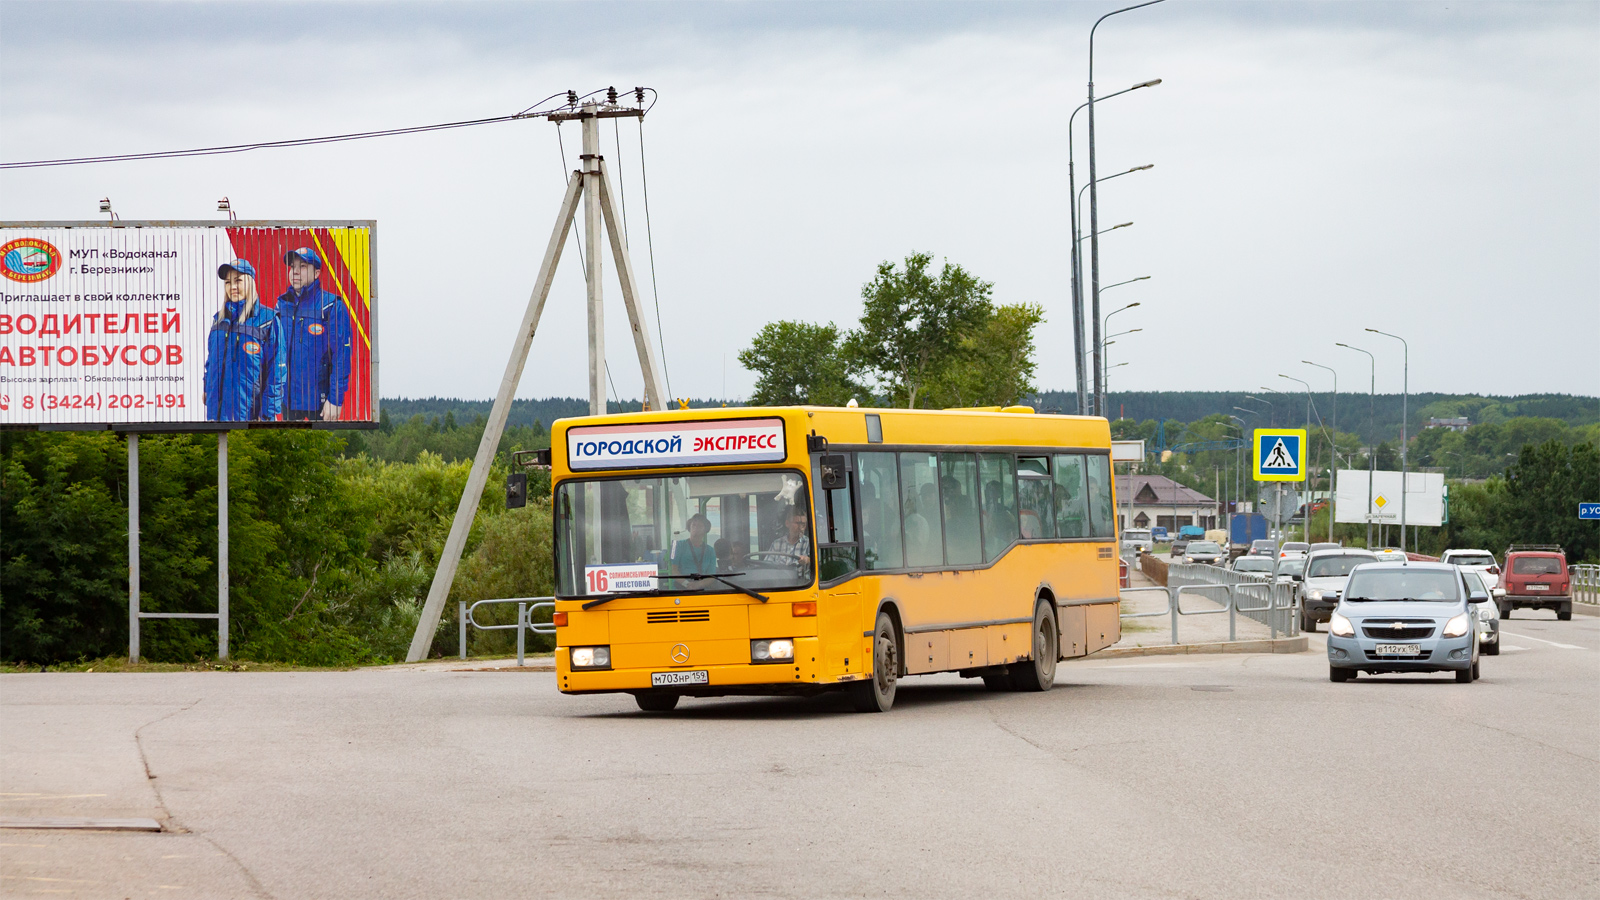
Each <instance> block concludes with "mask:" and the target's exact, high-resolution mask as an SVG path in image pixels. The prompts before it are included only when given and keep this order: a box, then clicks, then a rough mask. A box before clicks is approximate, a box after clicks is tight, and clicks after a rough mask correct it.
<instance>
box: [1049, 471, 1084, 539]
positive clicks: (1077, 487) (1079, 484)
mask: <svg viewBox="0 0 1600 900" xmlns="http://www.w3.org/2000/svg"><path fill="white" fill-rule="evenodd" d="M1055 476H1056V477H1055V506H1056V536H1057V537H1064V538H1083V537H1088V536H1089V504H1088V500H1087V496H1086V494H1087V492H1088V489H1087V488H1086V487H1085V486H1084V480H1083V457H1082V456H1080V455H1079V454H1077V453H1058V454H1056V472H1055Z"/></svg>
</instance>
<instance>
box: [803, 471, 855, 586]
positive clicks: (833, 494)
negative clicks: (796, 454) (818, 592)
mask: <svg viewBox="0 0 1600 900" xmlns="http://www.w3.org/2000/svg"><path fill="white" fill-rule="evenodd" d="M848 477H849V483H850V485H851V486H852V487H853V486H854V485H855V483H856V476H855V474H854V473H852V474H850V475H849V476H848ZM811 484H812V488H813V498H814V499H813V506H814V508H815V509H816V516H815V518H814V520H813V522H812V526H813V527H814V528H815V529H816V532H817V546H818V551H817V576H818V580H819V581H822V582H823V583H824V584H826V583H827V582H830V581H836V580H838V579H840V578H844V577H845V576H847V575H850V574H851V573H853V572H855V571H856V569H858V568H859V567H860V562H859V561H858V559H857V551H858V547H859V545H858V544H857V543H856V542H855V541H856V519H855V503H854V500H853V497H852V493H851V488H850V487H846V488H842V489H836V490H831V491H829V490H823V488H822V465H821V462H820V457H818V456H814V457H813V458H812V465H811Z"/></svg>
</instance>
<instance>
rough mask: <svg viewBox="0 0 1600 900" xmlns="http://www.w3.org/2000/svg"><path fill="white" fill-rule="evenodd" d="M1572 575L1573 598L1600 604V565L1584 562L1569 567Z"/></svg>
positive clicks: (1576, 600) (1576, 601)
mask: <svg viewBox="0 0 1600 900" xmlns="http://www.w3.org/2000/svg"><path fill="white" fill-rule="evenodd" d="M1568 571H1569V572H1570V573H1571V575H1572V600H1573V602H1575V603H1593V604H1600V566H1596V565H1590V564H1588V563H1583V564H1580V565H1576V566H1570V567H1568Z"/></svg>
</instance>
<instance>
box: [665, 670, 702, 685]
mask: <svg viewBox="0 0 1600 900" xmlns="http://www.w3.org/2000/svg"><path fill="white" fill-rule="evenodd" d="M710 683H711V673H710V672H709V671H707V670H706V669H697V670H696V671H693V672H651V673H650V686H651V687H679V686H680V685H685V684H710Z"/></svg>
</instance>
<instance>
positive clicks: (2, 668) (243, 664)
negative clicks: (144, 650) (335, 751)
mask: <svg viewBox="0 0 1600 900" xmlns="http://www.w3.org/2000/svg"><path fill="white" fill-rule="evenodd" d="M554 655H555V654H554V653H553V652H551V651H544V652H542V653H534V652H529V653H524V654H523V656H524V657H525V658H527V659H538V658H541V657H544V658H548V657H551V656H554ZM516 658H517V655H516V654H515V653H488V654H483V655H481V656H469V657H467V658H466V660H465V662H468V663H472V662H484V661H488V660H500V659H516ZM462 661H463V660H460V659H458V658H456V657H454V656H442V657H433V658H431V659H429V660H427V662H462ZM383 665H399V663H373V664H371V665H365V666H297V665H292V664H289V663H278V662H256V661H254V660H238V659H230V660H226V661H223V660H210V661H206V662H187V663H170V662H148V661H141V662H137V663H129V662H128V658H127V657H126V656H106V657H101V658H100V659H87V660H85V659H80V660H78V661H76V662H66V663H51V664H45V665H36V664H29V663H27V662H7V663H0V675H14V674H25V673H35V674H37V673H39V672H86V673H87V672H119V673H126V672H350V671H354V670H355V669H367V668H375V667H377V666H383Z"/></svg>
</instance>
